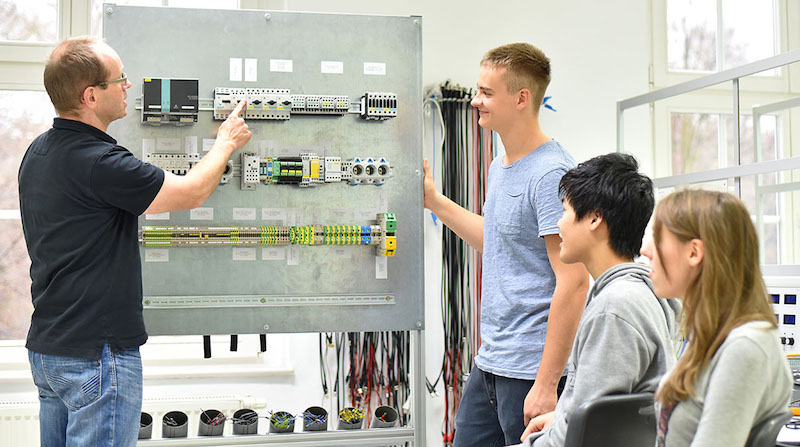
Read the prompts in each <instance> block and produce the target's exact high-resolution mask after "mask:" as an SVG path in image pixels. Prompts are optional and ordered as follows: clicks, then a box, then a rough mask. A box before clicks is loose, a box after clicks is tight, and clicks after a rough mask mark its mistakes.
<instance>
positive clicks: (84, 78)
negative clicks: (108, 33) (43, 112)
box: [44, 36, 109, 113]
mask: <svg viewBox="0 0 800 447" xmlns="http://www.w3.org/2000/svg"><path fill="white" fill-rule="evenodd" d="M100 43H101V42H100V41H99V40H97V39H94V38H92V37H85V36H84V37H73V38H70V39H67V40H65V41H63V42H61V43H60V44H58V46H57V47H56V48H55V49H54V50H53V52H52V53H50V57H48V58H47V64H46V65H45V67H44V88H45V90H47V94H48V95H50V101H52V102H53V107H55V109H56V111H57V112H59V113H63V112H69V111H72V110H77V109H78V107H80V104H81V99H80V98H81V96H82V95H83V91H84V90H86V87H89V86H91V85H97V84H100V83H101V82H103V80H105V79H107V78H108V76H109V73H108V69H107V68H106V66H105V65H104V64H103V61H102V60H101V59H100V56H99V55H98V54H97V51H95V47H96V46H97V45H98V44H100Z"/></svg>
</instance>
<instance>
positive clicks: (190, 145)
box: [184, 136, 197, 155]
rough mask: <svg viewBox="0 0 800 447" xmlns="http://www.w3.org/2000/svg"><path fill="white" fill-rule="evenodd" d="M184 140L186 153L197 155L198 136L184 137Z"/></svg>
mask: <svg viewBox="0 0 800 447" xmlns="http://www.w3.org/2000/svg"><path fill="white" fill-rule="evenodd" d="M184 141H185V144H184V146H185V150H186V153H187V154H190V155H197V136H193V137H186V138H184Z"/></svg>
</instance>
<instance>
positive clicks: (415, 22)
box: [414, 19, 419, 28]
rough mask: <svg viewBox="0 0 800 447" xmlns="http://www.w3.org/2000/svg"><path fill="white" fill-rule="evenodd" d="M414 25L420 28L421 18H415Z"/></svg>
mask: <svg viewBox="0 0 800 447" xmlns="http://www.w3.org/2000/svg"><path fill="white" fill-rule="evenodd" d="M414 26H416V27H417V28H419V19H414Z"/></svg>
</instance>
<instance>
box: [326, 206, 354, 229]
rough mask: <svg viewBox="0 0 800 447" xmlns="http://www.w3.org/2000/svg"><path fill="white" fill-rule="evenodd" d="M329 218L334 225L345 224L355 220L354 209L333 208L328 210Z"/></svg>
mask: <svg viewBox="0 0 800 447" xmlns="http://www.w3.org/2000/svg"><path fill="white" fill-rule="evenodd" d="M328 219H329V220H330V221H331V224H332V225H343V224H346V223H347V222H350V221H351V220H353V210H351V209H350V208H331V209H330V210H328Z"/></svg>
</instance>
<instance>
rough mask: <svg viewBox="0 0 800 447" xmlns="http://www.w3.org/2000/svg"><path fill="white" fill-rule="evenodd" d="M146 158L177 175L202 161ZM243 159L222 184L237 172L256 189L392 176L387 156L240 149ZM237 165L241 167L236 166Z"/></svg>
mask: <svg viewBox="0 0 800 447" xmlns="http://www.w3.org/2000/svg"><path fill="white" fill-rule="evenodd" d="M143 158H144V161H145V162H147V163H150V164H152V165H154V166H158V167H159V168H161V169H164V170H165V171H169V172H171V173H173V174H176V175H186V173H187V172H189V169H191V168H192V166H194V165H195V164H196V163H197V162H199V161H200V156H199V155H197V154H175V153H158V152H155V153H145V154H144V157H143ZM240 160H241V163H240V165H239V166H234V165H233V163H232V162H231V161H229V162H228V166H227V168H226V170H225V173H224V174H223V177H222V181H221V183H222V184H226V183H228V182H229V181H230V178H231V177H232V176H234V175H239V176H240V177H241V185H240V186H241V188H242V189H244V190H252V189H255V188H256V186H257V185H258V184H264V185H270V184H280V185H297V186H300V187H309V186H320V185H323V184H325V183H338V182H343V181H344V182H347V183H349V184H350V185H361V184H365V185H368V184H372V185H377V186H380V185H382V184H383V183H385V182H386V180H388V179H389V178H390V177H392V170H393V168H392V166H391V165H390V164H389V162H388V161H387V160H386V158H384V157H365V158H362V157H355V158H351V159H349V160H344V161H342V159H341V157H321V156H319V155H317V154H315V153H311V152H309V153H302V154H300V156H299V157H265V158H261V157H259V156H258V154H256V153H253V152H240ZM237 168H238V169H237Z"/></svg>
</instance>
